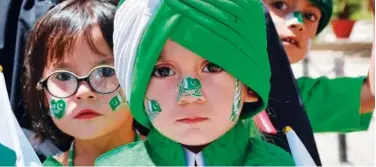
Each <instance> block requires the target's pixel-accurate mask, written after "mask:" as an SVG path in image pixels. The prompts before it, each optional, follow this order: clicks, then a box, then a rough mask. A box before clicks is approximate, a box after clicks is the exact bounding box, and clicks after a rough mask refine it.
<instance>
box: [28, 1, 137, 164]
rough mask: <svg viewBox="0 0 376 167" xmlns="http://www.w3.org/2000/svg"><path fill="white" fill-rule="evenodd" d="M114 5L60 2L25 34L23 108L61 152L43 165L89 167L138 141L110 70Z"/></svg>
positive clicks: (43, 136)
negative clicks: (111, 152) (126, 145)
mask: <svg viewBox="0 0 376 167" xmlns="http://www.w3.org/2000/svg"><path fill="white" fill-rule="evenodd" d="M115 9H116V3H114V2H111V1H109V0H107V1H105V0H94V1H92V0H86V1H75V0H68V1H64V2H62V3H61V4H59V5H58V6H56V7H55V8H53V9H51V11H49V12H48V13H47V14H46V15H45V16H44V17H42V18H41V19H40V20H39V21H38V22H37V23H36V25H35V26H34V28H33V29H32V32H31V33H30V36H29V37H28V45H27V48H26V52H25V53H26V55H25V68H26V73H25V90H24V92H25V99H26V104H27V109H28V111H29V112H30V115H31V116H32V120H33V125H34V127H35V130H36V133H37V135H38V136H37V137H39V138H40V139H41V140H43V139H44V138H48V137H49V138H51V139H52V140H53V141H54V142H55V143H56V144H57V145H58V146H60V148H61V149H63V150H64V151H65V152H64V153H63V154H61V155H56V156H53V157H48V158H47V160H46V161H45V162H44V165H47V166H61V165H63V166H74V165H77V166H93V164H94V160H95V159H96V158H97V157H98V156H99V155H101V154H103V153H105V152H107V151H109V150H112V149H113V148H116V147H118V146H121V145H124V144H127V143H131V142H133V141H135V140H137V139H138V137H137V135H136V134H135V131H134V130H133V129H132V124H133V117H132V116H131V114H130V112H129V108H128V106H127V105H126V103H125V98H124V95H123V92H122V89H121V88H119V87H120V86H119V83H118V80H117V78H116V76H115V70H114V68H113V64H114V57H113V54H112V31H113V18H114V14H115ZM72 139H73V140H72Z"/></svg>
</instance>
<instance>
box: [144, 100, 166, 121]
mask: <svg viewBox="0 0 376 167" xmlns="http://www.w3.org/2000/svg"><path fill="white" fill-rule="evenodd" d="M145 110H146V113H147V114H148V115H149V118H150V120H151V121H153V120H154V119H155V118H156V117H157V116H158V114H159V113H160V112H162V109H161V106H160V105H159V103H158V102H157V101H155V100H149V99H147V98H146V106H145Z"/></svg>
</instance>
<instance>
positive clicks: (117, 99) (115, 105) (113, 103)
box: [108, 92, 124, 111]
mask: <svg viewBox="0 0 376 167" xmlns="http://www.w3.org/2000/svg"><path fill="white" fill-rule="evenodd" d="M123 101H124V100H123V98H122V97H121V94H120V92H119V93H117V94H116V95H115V96H114V97H113V98H111V100H110V102H108V104H109V105H110V107H111V110H112V111H116V110H118V109H119V106H120V105H121V103H123Z"/></svg>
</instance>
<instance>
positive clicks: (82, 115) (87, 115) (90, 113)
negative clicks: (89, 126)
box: [74, 109, 101, 119]
mask: <svg viewBox="0 0 376 167" xmlns="http://www.w3.org/2000/svg"><path fill="white" fill-rule="evenodd" d="M100 115H101V114H99V113H98V112H96V111H94V110H91V109H85V110H81V111H80V112H79V113H78V114H77V115H76V116H75V117H74V118H75V119H92V118H95V117H98V116H100Z"/></svg>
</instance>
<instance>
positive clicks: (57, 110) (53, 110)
mask: <svg viewBox="0 0 376 167" xmlns="http://www.w3.org/2000/svg"><path fill="white" fill-rule="evenodd" d="M66 110H67V102H66V101H65V100H64V99H51V100H50V114H51V116H53V117H55V118H57V119H62V118H63V117H64V115H65V113H66Z"/></svg>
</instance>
